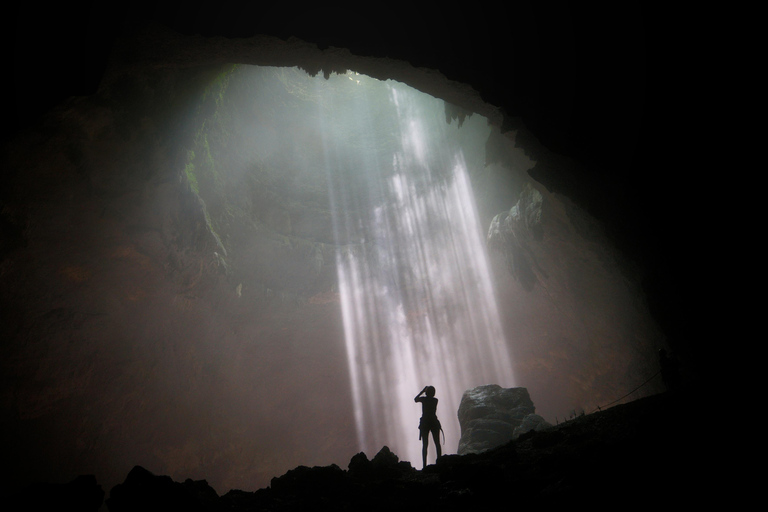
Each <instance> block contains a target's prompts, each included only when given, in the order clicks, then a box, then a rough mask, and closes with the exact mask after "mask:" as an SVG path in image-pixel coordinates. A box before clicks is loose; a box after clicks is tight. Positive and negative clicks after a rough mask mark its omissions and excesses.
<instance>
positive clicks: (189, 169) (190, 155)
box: [184, 150, 200, 194]
mask: <svg viewBox="0 0 768 512" xmlns="http://www.w3.org/2000/svg"><path fill="white" fill-rule="evenodd" d="M194 160H195V152H194V151H191V150H190V151H188V152H187V163H186V165H185V166H184V174H186V175H187V183H189V187H190V188H191V189H192V191H193V192H194V193H195V194H199V193H200V186H199V185H198V184H197V176H195V164H194Z"/></svg>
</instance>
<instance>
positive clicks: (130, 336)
mask: <svg viewBox="0 0 768 512" xmlns="http://www.w3.org/2000/svg"><path fill="white" fill-rule="evenodd" d="M57 116H58V117H57V118H56V122H57V123H58V125H57V127H58V129H59V130H60V131H61V133H62V135H60V136H59V137H51V138H48V139H44V141H43V142H41V141H40V140H38V139H34V138H33V139H29V140H26V141H23V142H22V143H20V144H19V145H18V147H17V149H16V150H15V152H14V154H13V155H12V156H11V158H10V161H11V163H12V165H16V166H17V167H18V168H19V169H21V170H22V171H23V172H19V173H18V175H19V176H20V178H19V180H18V183H17V190H18V191H19V192H18V194H19V197H22V198H23V201H24V204H25V205H27V206H25V208H27V210H26V211H28V212H29V213H28V214H27V215H28V217H29V218H28V220H27V221H26V222H28V223H29V226H32V228H33V229H32V231H31V232H30V233H32V234H31V235H29V237H28V242H27V245H26V246H24V247H23V248H19V249H18V250H16V252H14V253H12V256H10V257H9V258H8V259H7V260H6V261H5V262H4V265H5V267H4V268H5V269H6V270H5V271H4V273H3V274H2V276H3V283H2V284H3V290H4V291H3V295H2V298H3V305H4V308H5V305H8V307H7V308H5V312H6V313H7V315H6V318H7V319H8V321H7V322H5V323H4V329H5V333H6V334H7V335H8V339H11V340H13V342H12V343H9V344H6V345H5V346H4V350H5V352H6V353H5V355H6V357H4V358H3V361H4V362H3V364H4V368H3V369H4V372H5V373H4V374H5V375H9V376H10V377H9V378H8V382H9V385H8V386H7V389H8V390H9V391H8V392H7V393H6V394H5V400H4V408H5V409H4V417H6V418H8V419H7V420H5V421H4V423H3V429H4V435H6V436H13V438H14V439H18V440H19V442H18V444H17V446H15V447H14V448H13V450H12V451H11V453H10V459H11V461H12V462H13V465H14V467H16V468H18V471H17V472H16V474H15V475H14V476H12V477H9V481H10V482H11V485H13V484H14V483H15V484H18V483H20V482H24V481H30V480H66V479H67V478H69V477H70V475H77V474H86V473H94V474H96V475H97V478H98V479H99V481H100V482H104V485H105V487H106V488H110V487H111V486H112V485H114V484H115V483H117V482H119V481H121V480H122V478H123V477H124V476H125V475H126V474H127V472H128V471H129V470H130V469H131V467H133V466H134V465H137V464H139V465H143V466H144V467H146V468H148V469H149V470H150V471H153V472H155V473H158V474H168V475H170V476H171V477H172V478H174V479H175V480H184V479H186V478H193V479H202V478H205V479H207V480H208V481H209V482H210V483H211V484H212V485H213V486H214V487H215V488H216V489H217V491H219V492H220V493H221V492H226V491H227V490H229V489H232V488H241V489H256V488H259V487H264V486H266V485H268V484H269V480H270V479H271V478H272V477H274V476H278V475H281V474H283V473H285V472H286V471H287V470H289V469H292V468H294V467H296V466H298V465H308V466H312V465H327V464H331V463H335V464H338V465H339V466H341V467H346V464H347V463H348V461H349V459H350V457H351V456H353V455H354V454H355V453H357V452H359V451H365V452H366V453H367V455H368V456H369V457H371V456H373V455H375V453H376V452H377V451H378V450H379V449H380V448H381V447H382V446H384V445H386V446H389V447H390V449H392V451H393V452H395V453H396V454H397V455H398V456H399V457H400V458H401V460H408V461H410V462H411V463H413V464H414V465H417V463H418V461H419V459H420V449H421V444H420V442H419V440H418V430H417V426H418V420H419V416H420V413H421V411H420V406H419V405H418V404H415V403H414V401H413V397H414V396H415V395H416V394H417V393H418V392H419V391H420V390H421V389H422V388H423V387H424V386H425V385H434V386H435V387H436V389H437V397H438V398H439V400H440V405H439V407H438V416H439V417H440V420H441V422H442V425H443V429H444V431H445V441H446V444H445V446H444V447H443V453H455V451H456V448H457V444H458V440H459V435H460V432H459V425H458V421H457V419H456V411H457V409H458V405H459V400H460V399H461V394H462V393H463V392H464V391H465V390H466V389H468V388H471V387H474V386H477V385H483V384H499V385H501V386H504V387H512V386H523V387H526V388H528V389H529V391H530V394H531V398H532V399H533V401H534V404H536V407H537V412H538V413H539V414H541V415H543V416H544V417H545V418H546V419H547V420H549V421H550V422H553V423H554V422H556V421H557V420H558V418H560V419H562V418H564V417H566V416H568V415H569V414H572V412H573V411H577V410H579V411H581V410H586V411H588V412H589V411H591V410H593V409H594V408H596V407H597V406H600V405H604V404H606V403H609V402H612V401H614V400H616V399H617V398H619V397H621V396H622V395H625V394H626V393H627V392H629V391H631V390H632V389H633V388H635V387H636V386H637V385H638V384H640V383H642V382H643V381H644V380H645V379H646V378H647V377H648V376H650V375H652V374H653V372H654V371H655V369H656V368H655V352H656V349H657V348H658V347H659V346H660V345H661V343H662V342H661V336H660V334H659V332H658V330H657V328H656V326H655V325H654V324H653V322H651V321H650V319H649V315H648V312H647V310H646V308H645V305H644V302H643V299H642V297H641V295H640V294H639V293H638V290H637V288H636V286H635V284H634V283H633V281H632V278H631V277H632V276H631V273H630V272H628V271H627V269H626V267H624V266H622V262H621V260H620V259H619V258H617V255H616V254H615V252H614V251H613V250H612V249H610V246H609V245H607V244H606V243H605V240H603V239H602V238H601V235H600V231H599V229H598V228H597V227H596V225H595V223H594V221H593V219H591V218H590V217H589V216H588V215H587V214H586V213H584V212H583V211H581V210H579V209H578V208H577V207H576V206H574V205H573V204H571V203H570V202H569V201H568V200H567V199H565V198H563V197H560V196H558V195H557V194H553V193H550V192H548V191H547V190H546V189H544V188H543V187H541V186H540V185H539V184H537V183H536V182H535V181H533V180H532V179H531V178H530V176H529V175H528V172H527V171H528V170H529V169H530V168H532V167H533V166H534V165H535V163H536V162H535V160H534V159H533V158H532V156H531V155H530V153H529V152H527V151H526V148H525V147H522V143H520V142H519V141H517V140H516V137H515V134H514V133H512V134H501V133H500V131H499V128H498V127H497V126H493V125H492V124H491V123H489V122H488V120H487V119H486V118H484V117H482V116H480V115H478V114H472V113H471V112H468V111H463V110H462V109H459V108H457V107H455V106H453V105H450V104H447V103H446V102H445V101H444V100H442V99H438V98H434V97H432V96H429V95H427V94H424V93H422V92H419V91H417V90H416V89H413V88H411V87H409V86H407V85H405V84H402V83H398V82H395V81H392V80H386V81H382V80H377V79H374V78H371V77H369V76H366V75H364V74H359V73H356V72H354V71H348V72H346V73H338V74H336V73H328V74H327V76H323V75H322V74H318V75H317V76H311V75H310V74H308V73H306V72H305V71H303V70H301V69H299V68H281V67H266V66H264V67H257V66H247V65H228V66H224V67H215V68H203V69H191V70H181V71H174V72H170V71H165V70H154V71H152V72H147V73H146V74H145V75H134V76H121V77H120V80H113V81H111V82H110V81H107V82H106V85H105V86H104V87H103V89H102V91H101V92H100V94H99V95H98V97H96V98H92V99H82V100H79V101H76V102H73V103H70V104H68V105H67V106H66V107H65V108H64V109H63V110H62V111H61V112H60V113H58V114H57ZM532 187H533V188H536V190H538V191H539V192H540V194H541V195H542V197H543V204H544V205H545V210H544V213H543V215H542V219H543V220H542V223H543V232H544V236H543V238H542V239H541V240H531V241H529V243H528V246H527V247H528V249H527V251H528V252H527V253H526V254H528V256H527V257H528V258H529V263H530V265H531V268H532V269H533V270H534V271H532V272H533V273H532V275H533V277H532V278H531V279H530V280H527V281H524V280H521V277H520V275H516V274H515V272H514V271H513V270H514V269H513V268H512V267H511V266H510V258H509V254H504V253H503V251H502V252H498V251H493V250H490V248H489V247H488V245H487V243H486V239H487V236H488V232H489V226H490V225H491V222H492V220H493V219H494V218H495V216H496V215H497V214H499V213H503V212H506V211H509V210H510V209H511V208H512V207H514V206H515V204H516V203H517V202H518V200H519V198H520V195H521V194H522V193H523V192H524V191H525V190H528V189H530V188H532ZM20 202H21V201H20ZM11 207H13V205H11ZM657 390H658V389H657V388H653V387H649V388H645V389H643V390H642V391H641V395H643V394H650V393H653V392H655V391H657ZM636 397H637V395H635V396H633V398H636ZM5 412H7V413H8V414H5ZM433 457H434V451H432V450H430V459H429V462H432V461H433V460H434V458H433Z"/></svg>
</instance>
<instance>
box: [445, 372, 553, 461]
mask: <svg viewBox="0 0 768 512" xmlns="http://www.w3.org/2000/svg"><path fill="white" fill-rule="evenodd" d="M535 410H536V408H535V407H534V405H533V401H531V397H530V396H529V395H528V390H527V389H525V388H502V387H501V386H499V385H497V384H489V385H487V386H478V387H476V388H473V389H469V390H467V391H465V392H464V396H462V397H461V404H459V425H460V426H461V439H460V440H459V448H458V450H457V453H458V454H459V455H464V454H467V453H481V452H484V451H486V450H489V449H491V448H495V447H497V446H500V445H502V444H505V443H507V442H509V441H511V440H512V439H515V438H517V437H519V436H520V435H521V434H524V433H526V432H529V431H531V430H542V429H544V428H546V427H549V426H550V425H549V423H547V422H546V421H545V420H544V418H542V417H541V416H539V415H538V414H534V412H535Z"/></svg>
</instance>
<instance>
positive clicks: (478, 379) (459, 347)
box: [323, 76, 514, 465]
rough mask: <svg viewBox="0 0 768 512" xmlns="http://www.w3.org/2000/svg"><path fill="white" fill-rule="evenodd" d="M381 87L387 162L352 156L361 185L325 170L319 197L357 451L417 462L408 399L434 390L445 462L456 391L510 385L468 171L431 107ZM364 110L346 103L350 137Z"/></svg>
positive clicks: (331, 150)
mask: <svg viewBox="0 0 768 512" xmlns="http://www.w3.org/2000/svg"><path fill="white" fill-rule="evenodd" d="M356 79H357V76H356ZM387 87H388V90H389V102H390V104H391V108H392V109H394V115H393V118H394V119H396V123H395V125H396V131H397V133H398V134H399V137H398V138H397V140H396V141H395V143H394V144H393V146H392V148H393V149H392V151H391V155H390V158H388V159H386V160H385V159H384V158H382V156H381V155H380V154H373V153H371V154H369V155H367V156H364V157H362V158H357V159H355V160H354V161H355V165H357V166H358V168H357V169H356V173H357V174H356V176H357V177H358V178H360V177H361V176H362V181H363V184H364V186H363V187H362V188H360V187H359V186H358V187H356V188H354V190H353V187H352V186H351V185H350V184H349V182H348V181H345V180H344V179H341V178H339V176H338V175H334V174H333V172H332V171H330V170H329V194H330V200H331V205H332V211H333V212H334V215H333V221H334V231H335V236H336V239H337V243H338V244H339V250H338V251H337V256H336V266H337V274H338V286H339V295H340V300H341V309H342V315H343V321H344V333H345V342H346V347H347V356H348V363H349V372H350V381H351V387H352V392H353V400H354V410H355V421H356V428H357V435H358V441H359V444H360V448H361V449H362V450H364V451H365V452H366V453H369V454H372V453H376V452H377V451H378V450H379V449H380V448H381V447H382V446H384V445H386V446H389V447H390V449H392V450H393V451H394V452H395V453H396V454H398V455H399V456H400V457H401V459H404V460H409V461H411V462H413V463H415V464H414V465H417V464H416V463H418V461H420V459H421V443H420V441H418V429H417V426H418V418H419V417H420V414H421V410H420V405H419V404H416V403H414V401H413V397H414V396H415V395H416V394H417V393H418V392H419V391H420V390H421V389H422V388H423V387H424V386H425V385H433V386H435V387H436V389H437V397H438V399H439V400H440V405H439V407H438V416H439V417H440V419H441V422H442V424H443V429H444V431H445V438H446V445H445V447H444V448H443V450H444V453H451V452H454V451H455V449H456V446H457V445H458V440H459V435H460V432H459V425H458V421H457V419H456V411H457V410H458V406H459V401H460V399H461V396H462V394H463V392H464V391H465V390H467V389H469V388H472V387H474V386H478V385H483V384H500V385H502V386H505V387H509V386H512V385H514V383H513V376H512V366H511V361H510V357H509V354H508V350H507V345H506V340H505V338H504V334H503V332H502V329H501V324H500V321H499V312H498V310H497V306H496V301H495V296H494V291H493V286H492V282H491V278H490V272H489V267H488V263H487V256H486V250H485V244H484V239H483V231H484V230H483V229H482V228H481V226H480V223H479V221H478V218H477V213H476V209H475V204H474V198H473V193H472V188H471V184H470V181H469V177H468V171H467V164H466V162H465V159H464V155H463V153H462V151H461V149H460V147H459V146H458V144H453V143H451V141H455V138H452V137H451V136H450V135H451V133H452V132H451V131H452V130H453V133H454V134H455V131H456V130H458V128H457V127H455V126H453V125H451V126H449V125H447V124H446V122H445V117H444V112H443V110H442V101H440V100H436V99H434V98H431V97H429V96H427V95H424V94H422V93H419V92H418V91H415V90H413V89H410V88H408V87H406V86H403V85H401V84H396V83H391V82H387ZM370 109H371V106H370V104H367V103H366V102H365V101H364V99H363V100H359V101H358V102H357V103H355V104H354V105H353V110H354V116H353V118H352V119H351V120H350V121H349V122H351V123H353V124H354V130H353V133H355V134H357V135H360V134H363V135H364V134H372V133H377V131H376V128H379V127H378V126H377V122H378V121H379V120H377V119H375V118H374V116H373V115H372V113H371V111H370ZM332 131H333V128H332V127H331V126H330V125H329V126H326V128H325V129H324V130H323V133H325V134H326V136H324V145H325V151H326V157H327V159H328V162H331V161H332V162H336V163H337V164H336V165H338V162H340V161H344V158H345V157H344V156H342V155H344V154H345V151H349V148H348V147H347V146H346V145H347V144H348V143H347V142H345V141H343V140H341V141H339V140H335V141H333V140H331V137H330V134H331V132H332ZM379 132H380V130H379ZM363 138H365V137H363ZM328 165H330V164H328ZM431 442H432V441H431V440H430V444H431ZM434 453H435V452H434V447H432V448H430V459H428V460H434Z"/></svg>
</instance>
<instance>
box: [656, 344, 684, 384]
mask: <svg viewBox="0 0 768 512" xmlns="http://www.w3.org/2000/svg"><path fill="white" fill-rule="evenodd" d="M659 366H661V380H662V381H664V385H665V386H666V387H667V390H668V391H674V390H675V389H677V388H678V387H680V362H679V361H678V360H677V359H675V358H674V357H673V356H670V355H669V354H667V351H666V350H664V349H663V348H662V349H659Z"/></svg>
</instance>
